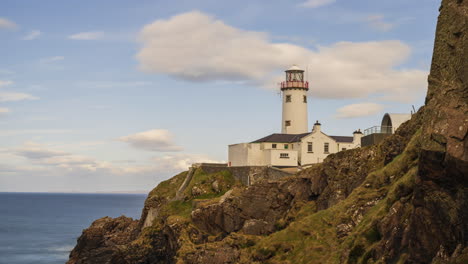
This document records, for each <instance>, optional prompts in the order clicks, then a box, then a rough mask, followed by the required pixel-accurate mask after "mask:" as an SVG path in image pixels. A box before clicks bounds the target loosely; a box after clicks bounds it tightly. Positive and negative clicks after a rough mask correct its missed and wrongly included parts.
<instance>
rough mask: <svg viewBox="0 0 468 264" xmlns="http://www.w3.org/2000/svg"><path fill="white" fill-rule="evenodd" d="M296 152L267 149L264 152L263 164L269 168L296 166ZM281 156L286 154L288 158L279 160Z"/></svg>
mask: <svg viewBox="0 0 468 264" xmlns="http://www.w3.org/2000/svg"><path fill="white" fill-rule="evenodd" d="M297 152H298V151H297V150H284V149H268V150H265V151H264V156H265V162H266V164H267V165H271V166H287V167H295V166H297ZM281 154H288V158H281Z"/></svg>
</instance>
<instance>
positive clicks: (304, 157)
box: [300, 130, 338, 165]
mask: <svg viewBox="0 0 468 264" xmlns="http://www.w3.org/2000/svg"><path fill="white" fill-rule="evenodd" d="M308 142H312V144H313V149H312V152H308V151H307V146H308ZM325 143H328V153H326V152H325V151H324V145H325ZM336 152H338V144H337V143H336V141H335V140H334V139H333V138H331V137H329V136H327V135H325V134H324V133H322V131H320V130H314V131H313V132H312V133H311V134H310V135H308V136H305V137H303V138H302V139H301V160H300V162H301V165H307V164H313V163H320V162H322V161H323V160H324V159H325V158H326V157H327V156H328V155H329V154H331V153H336Z"/></svg>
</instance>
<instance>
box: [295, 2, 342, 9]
mask: <svg viewBox="0 0 468 264" xmlns="http://www.w3.org/2000/svg"><path fill="white" fill-rule="evenodd" d="M335 2H336V0H307V1H305V2H304V3H302V4H300V6H303V7H309V8H316V7H320V6H325V5H330V4H333V3H335Z"/></svg>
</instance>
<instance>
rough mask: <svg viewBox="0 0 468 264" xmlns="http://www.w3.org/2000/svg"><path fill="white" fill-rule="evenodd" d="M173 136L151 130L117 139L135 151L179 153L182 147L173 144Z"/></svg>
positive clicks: (158, 130)
mask: <svg viewBox="0 0 468 264" xmlns="http://www.w3.org/2000/svg"><path fill="white" fill-rule="evenodd" d="M173 138H174V136H173V135H172V134H171V133H170V132H169V131H168V130H165V129H153V130H149V131H145V132H140V133H136V134H133V135H129V136H125V137H121V138H119V140H120V141H123V142H127V143H128V144H130V145H131V146H132V147H134V148H137V149H143V150H149V151H157V152H174V151H181V150H182V147H180V146H177V145H176V144H175V143H174V142H173Z"/></svg>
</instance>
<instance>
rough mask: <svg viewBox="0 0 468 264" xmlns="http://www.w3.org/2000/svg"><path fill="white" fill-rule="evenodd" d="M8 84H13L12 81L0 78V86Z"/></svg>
mask: <svg viewBox="0 0 468 264" xmlns="http://www.w3.org/2000/svg"><path fill="white" fill-rule="evenodd" d="M10 84H13V82H12V81H2V80H0V88H2V87H3V86H8V85H10Z"/></svg>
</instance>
